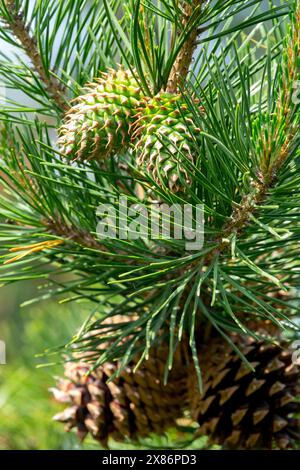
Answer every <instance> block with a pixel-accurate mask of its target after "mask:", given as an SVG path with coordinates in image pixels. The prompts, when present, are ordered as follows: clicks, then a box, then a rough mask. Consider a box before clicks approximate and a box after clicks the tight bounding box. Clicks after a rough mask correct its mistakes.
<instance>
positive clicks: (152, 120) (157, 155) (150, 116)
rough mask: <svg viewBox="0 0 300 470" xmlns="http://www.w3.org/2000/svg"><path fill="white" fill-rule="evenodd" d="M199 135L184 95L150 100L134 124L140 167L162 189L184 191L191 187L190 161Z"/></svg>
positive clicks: (165, 94)
mask: <svg viewBox="0 0 300 470" xmlns="http://www.w3.org/2000/svg"><path fill="white" fill-rule="evenodd" d="M199 132H200V129H199V128H197V127H196V126H195V124H194V122H193V116H192V114H191V113H190V112H189V111H188V107H187V105H186V102H185V101H184V99H183V97H182V96H181V95H173V94H171V93H160V94H158V95H157V96H155V97H154V98H152V99H148V100H147V101H146V103H145V106H144V107H142V108H140V109H139V113H138V115H137V117H136V122H135V124H134V134H133V143H135V141H136V143H135V150H136V153H137V165H138V166H139V167H140V168H141V169H142V170H143V171H146V172H148V174H149V175H150V176H151V177H152V178H153V180H154V181H155V182H156V183H157V184H159V185H160V186H166V187H168V188H169V189H170V190H171V191H172V192H179V191H184V189H185V187H186V185H190V184H191V176H190V174H191V170H190V169H189V168H188V166H187V161H190V162H193V146H194V144H195V142H194V140H195V139H196V138H197V137H198V135H199Z"/></svg>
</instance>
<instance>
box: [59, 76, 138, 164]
mask: <svg viewBox="0 0 300 470" xmlns="http://www.w3.org/2000/svg"><path fill="white" fill-rule="evenodd" d="M141 97H142V93H141V89H140V88H139V86H138V83H137V82H136V80H135V78H134V77H133V76H132V74H131V72H128V71H124V70H122V69H119V70H117V71H115V70H111V71H110V74H103V75H102V78H100V79H98V80H96V82H95V83H91V84H90V85H89V86H88V88H87V93H86V94H84V95H82V96H79V97H78V98H76V100H75V102H76V104H75V106H74V107H73V108H71V109H70V110H69V111H68V113H67V115H66V117H65V123H64V125H63V126H62V127H61V129H60V138H59V140H58V145H59V147H60V150H61V152H62V153H63V154H64V155H66V156H67V157H69V158H71V159H73V160H74V159H81V160H90V159H94V158H96V159H99V160H103V159H104V158H106V157H108V156H110V155H112V154H114V153H117V152H120V151H122V150H124V149H126V147H127V146H128V145H129V143H130V133H129V129H130V126H131V125H132V123H133V120H134V115H135V114H136V108H137V107H138V106H139V102H140V99H141Z"/></svg>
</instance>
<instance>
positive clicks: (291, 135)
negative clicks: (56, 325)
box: [207, 0, 300, 262]
mask: <svg viewBox="0 0 300 470" xmlns="http://www.w3.org/2000/svg"><path fill="white" fill-rule="evenodd" d="M285 46H286V50H285V51H284V56H283V60H282V65H281V67H280V70H279V73H280V80H281V82H280V85H281V86H280V88H279V90H278V98H277V101H276V105H275V110H274V112H272V113H271V114H270V115H268V116H267V117H266V119H267V124H266V125H261V123H260V128H259V132H258V136H257V138H258V146H257V156H258V161H259V165H260V168H259V171H258V180H257V181H253V184H252V191H251V192H250V193H249V194H247V195H245V196H244V198H243V199H242V202H241V204H240V205H239V206H238V207H236V208H235V209H234V210H233V213H232V216H231V220H230V222H229V223H226V224H225V226H224V227H223V230H222V235H221V236H220V238H219V240H218V243H219V246H218V247H217V248H215V250H214V251H213V253H211V254H210V255H209V256H208V258H207V262H209V261H210V260H211V259H212V258H213V257H214V256H216V255H219V254H222V253H223V252H224V251H226V250H227V249H228V246H229V245H228V238H230V236H231V235H232V234H234V233H242V232H243V230H244V228H245V226H246V225H247V224H248V223H249V222H250V220H251V216H252V215H253V213H254V212H255V211H256V210H257V206H259V205H260V204H262V203H263V201H265V200H266V198H267V196H268V192H269V190H270V189H271V188H272V187H273V186H274V185H275V183H276V179H277V175H278V172H279V171H280V169H281V168H282V166H283V165H284V163H285V162H286V159H287V158H288V155H289V150H290V148H291V147H292V145H293V143H294V142H295V137H296V135H297V133H298V121H297V118H296V116H295V111H296V112H297V110H296V107H297V104H295V103H293V99H292V97H293V86H294V84H295V82H296V81H298V80H299V78H300V64H299V51H300V0H297V2H296V9H295V12H294V14H293V20H292V25H291V27H290V31H289V35H288V37H287V40H286V44H285Z"/></svg>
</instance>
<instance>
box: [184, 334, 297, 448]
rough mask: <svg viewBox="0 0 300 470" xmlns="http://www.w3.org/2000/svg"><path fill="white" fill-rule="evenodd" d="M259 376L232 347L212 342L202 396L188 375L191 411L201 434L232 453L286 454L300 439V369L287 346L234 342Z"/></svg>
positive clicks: (205, 354)
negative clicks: (299, 416) (277, 451)
mask: <svg viewBox="0 0 300 470" xmlns="http://www.w3.org/2000/svg"><path fill="white" fill-rule="evenodd" d="M233 341H234V342H235V343H236V344H237V346H238V347H239V348H240V350H241V351H242V352H243V354H244V355H245V356H246V358H247V360H248V361H249V363H250V364H251V365H252V366H253V367H254V369H255V372H252V371H251V370H250V368H249V367H248V366H247V365H246V364H245V363H244V362H243V361H242V359H241V358H240V357H239V356H238V355H237V353H236V352H234V351H233V349H232V348H231V347H230V345H229V344H228V343H227V342H225V341H224V340H221V339H215V340H213V342H212V344H211V345H210V346H209V347H206V348H205V349H204V350H203V353H202V355H201V357H200V361H201V363H202V364H203V368H204V394H203V395H202V396H201V395H200V393H199V392H198V393H197V390H198V385H197V383H196V377H195V373H194V371H192V372H191V374H190V384H189V393H190V406H191V410H192V416H193V418H194V419H195V421H197V422H198V423H199V425H200V428H199V431H198V432H199V434H200V435H207V436H209V437H210V441H211V442H212V443H216V444H220V445H222V446H224V447H225V448H233V449H272V448H280V449H285V448H289V447H293V446H294V444H295V439H299V438H300V420H299V419H297V418H296V417H295V414H297V413H299V412H300V402H297V400H296V398H297V395H298V394H299V393H300V374H299V372H300V368H299V367H298V366H296V365H294V364H293V363H292V352H291V351H290V350H289V349H287V348H286V344H284V343H283V342H281V344H279V345H278V346H277V345H274V344H270V343H265V342H261V341H254V340H252V339H248V340H244V339H241V338H240V337H238V336H233Z"/></svg>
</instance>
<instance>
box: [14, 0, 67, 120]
mask: <svg viewBox="0 0 300 470" xmlns="http://www.w3.org/2000/svg"><path fill="white" fill-rule="evenodd" d="M6 8H7V11H8V13H9V14H8V15H7V17H6V18H5V21H6V23H7V27H8V28H9V29H10V30H11V32H12V33H13V35H14V36H15V37H16V38H17V39H18V40H19V41H20V43H21V45H22V47H23V49H24V52H25V53H26V55H27V56H28V57H29V59H30V61H31V63H32V65H33V67H34V69H35V71H36V72H37V74H38V76H39V78H40V79H41V81H42V82H43V83H44V85H45V87H46V89H47V91H48V93H49V96H50V97H51V98H52V99H53V100H54V102H55V103H56V104H57V106H58V107H59V108H60V109H61V110H62V111H64V110H66V109H67V108H68V105H67V103H66V100H65V88H64V87H63V86H62V84H61V83H60V82H59V80H57V79H56V78H55V77H54V76H53V75H52V73H53V72H52V71H48V70H47V71H46V70H45V68H44V66H43V61H42V58H41V55H40V53H39V50H38V46H37V41H36V38H35V37H34V36H32V35H31V34H30V31H29V27H28V26H26V24H25V21H24V17H23V13H22V11H18V9H17V4H16V2H15V0H6Z"/></svg>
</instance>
